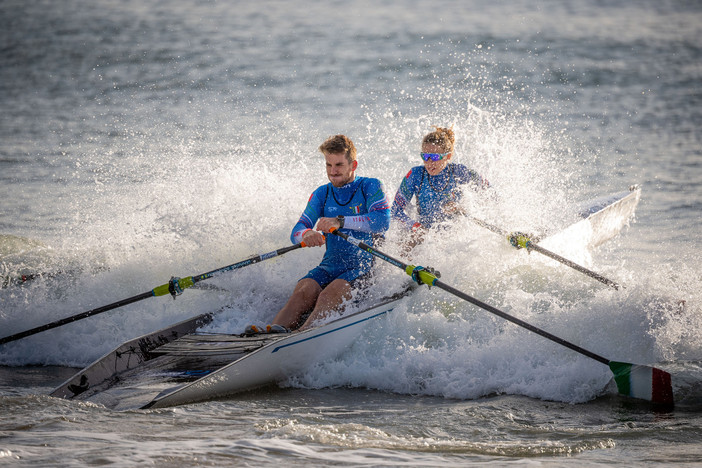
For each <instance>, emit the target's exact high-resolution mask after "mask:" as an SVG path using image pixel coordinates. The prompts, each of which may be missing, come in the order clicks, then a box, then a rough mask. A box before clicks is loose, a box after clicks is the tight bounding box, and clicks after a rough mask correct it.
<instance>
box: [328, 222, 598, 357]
mask: <svg viewBox="0 0 702 468" xmlns="http://www.w3.org/2000/svg"><path fill="white" fill-rule="evenodd" d="M332 233H334V234H336V235H337V236H339V237H343V238H344V239H346V240H347V241H349V242H350V243H352V244H354V245H356V246H357V247H358V248H360V249H362V250H365V251H366V252H368V253H370V254H372V255H375V256H376V257H379V258H382V259H384V260H386V261H388V262H390V263H392V264H393V265H395V266H397V267H398V268H401V269H402V270H404V271H405V273H407V274H408V275H410V276H412V270H413V269H414V266H412V265H407V264H406V263H403V262H401V261H399V260H396V259H394V258H392V257H390V256H389V255H386V254H384V253H382V252H380V251H378V250H376V249H374V248H373V247H371V246H369V245H368V244H366V243H364V242H361V241H359V240H358V239H355V238H353V237H351V236H349V235H346V234H344V233H342V232H339V231H338V230H334V231H332ZM418 276H419V278H420V279H421V281H422V282H424V283H426V284H428V285H429V286H436V287H438V288H441V289H443V290H444V291H447V292H450V293H451V294H454V295H456V296H458V297H460V298H461V299H464V300H466V301H468V302H470V303H471V304H474V305H476V306H478V307H482V308H483V309H485V310H487V311H488V312H491V313H493V314H495V315H497V316H499V317H502V318H503V319H505V320H508V321H510V322H512V323H514V324H516V325H519V326H520V327H523V328H526V329H527V330H529V331H532V332H534V333H537V334H539V335H541V336H543V337H544V338H547V339H549V340H551V341H553V342H555V343H558V344H560V345H562V346H565V347H566V348H570V349H572V350H573V351H576V352H578V353H580V354H583V355H585V356H587V357H589V358H592V359H595V360H596V361H599V362H601V363H603V364H607V365H609V359H607V358H604V357H602V356H600V355H598V354H595V353H593V352H591V351H588V350H587V349H584V348H581V347H580V346H578V345H575V344H573V343H570V342H568V341H566V340H564V339H562V338H559V337H557V336H555V335H552V334H551V333H549V332H547V331H545V330H542V329H540V328H538V327H535V326H534V325H531V324H529V323H527V322H525V321H523V320H520V319H518V318H516V317H513V316H511V315H509V314H507V313H505V312H502V311H501V310H499V309H497V308H495V307H493V306H491V305H489V304H486V303H484V302H482V301H480V300H478V299H476V298H474V297H472V296H469V295H468V294H466V293H464V292H462V291H459V290H458V289H456V288H454V287H452V286H449V285H447V284H445V283H442V282H441V281H439V279H438V278H437V277H436V276H434V275H433V274H431V273H430V272H428V271H427V270H422V271H420V272H419V273H418Z"/></svg>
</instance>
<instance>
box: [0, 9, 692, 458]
mask: <svg viewBox="0 0 702 468" xmlns="http://www.w3.org/2000/svg"><path fill="white" fill-rule="evenodd" d="M700 24H702V8H700V6H699V5H697V4H695V3H689V2H677V1H667V2H660V1H643V2H635V3H621V2H600V1H582V2H577V3H573V2H564V1H544V2H527V1H519V0H514V1H508V2H498V3H495V2H487V1H471V2H462V1H449V0H438V1H432V2H420V1H406V2H400V1H393V0H388V1H384V0H381V1H374V2H369V1H346V2H341V1H332V2H324V1H314V0H313V1H306V2H283V1H263V2H254V3H244V2H222V1H220V2H215V1H184V0H178V1H170V2H161V1H154V2H146V3H144V2H138V1H131V0H127V1H122V2H108V1H90V2H88V1H84V0H68V1H65V2H59V3H56V2H43V1H35V0H28V1H12V0H9V1H4V2H2V3H0V26H1V27H0V37H1V39H2V41H1V43H2V47H1V48H0V108H1V109H2V112H0V181H1V183H0V200H2V201H1V202H0V203H1V204H0V207H1V209H0V280H1V283H0V284H1V285H2V288H0V330H1V332H0V335H2V336H6V335H9V334H13V333H17V332H20V331H23V330H26V329H28V328H32V327H36V326H40V325H43V324H46V323H49V322H52V321H54V320H58V319H61V318H64V317H67V316H71V315H74V314H77V313H80V312H84V311H86V310H90V309H93V308H96V307H100V306H103V305H106V304H110V303H113V302H115V301H118V300H121V299H125V298H129V297H132V296H135V295H138V294H140V293H143V292H146V291H149V290H151V289H153V288H155V287H156V286H159V285H161V284H164V283H166V282H168V280H169V278H170V277H171V276H177V277H185V276H190V275H195V274H199V273H203V272H207V271H211V270H213V269H217V268H219V267H222V266H225V265H229V264H232V263H235V262H237V261H239V260H242V259H245V258H247V257H249V256H251V255H253V254H258V253H263V252H268V251H271V250H274V249H277V248H280V247H284V246H287V245H289V234H290V230H291V228H292V226H293V225H294V223H295V222H296V221H297V219H298V217H299V215H300V213H301V211H302V209H303V208H304V205H305V203H306V201H307V199H308V197H309V195H310V193H311V192H312V191H313V190H314V189H315V188H316V187H317V186H319V185H321V184H324V183H326V182H327V180H326V177H325V172H324V164H323V159H322V157H321V155H320V154H319V152H318V150H317V147H318V146H319V144H320V143H321V142H322V141H323V140H324V139H325V138H327V137H328V136H329V135H333V134H337V133H344V134H346V135H348V136H350V137H351V138H352V139H353V140H354V142H355V143H356V146H357V148H358V152H359V169H358V174H359V175H362V176H368V177H377V178H380V179H381V180H382V181H383V182H384V184H385V188H386V191H387V193H388V196H389V197H390V198H391V199H392V197H393V196H394V193H395V191H396V190H397V188H398V187H399V184H400V181H401V180H402V177H403V176H404V175H405V174H406V173H407V171H409V169H410V168H411V167H412V166H414V165H418V164H420V163H421V161H420V159H419V157H418V154H417V153H418V152H419V149H420V140H421V137H422V136H423V135H424V134H426V133H427V132H429V131H430V130H431V129H432V126H433V125H438V126H453V129H454V131H455V132H456V137H457V142H456V143H457V144H456V151H455V155H454V156H455V158H456V162H460V163H463V164H466V165H468V166H469V167H471V168H473V169H475V170H477V171H478V172H480V173H481V174H482V175H483V176H485V177H486V178H487V179H488V180H489V181H490V183H491V186H492V189H491V191H490V192H489V194H476V193H467V194H466V197H465V198H464V200H463V202H462V203H463V205H464V207H465V208H466V209H467V210H469V211H470V212H471V214H473V215H474V216H476V217H479V218H481V219H483V220H485V221H488V222H490V223H492V224H495V225H498V226H500V227H501V228H503V229H505V230H508V231H512V230H520V231H525V232H532V233H543V232H550V231H557V230H558V229H560V228H562V227H564V226H566V225H568V223H569V222H570V221H572V219H573V218H572V216H573V213H574V208H573V207H575V206H578V204H580V203H582V202H586V201H587V200H589V199H593V198H596V197H600V196H602V195H607V194H609V193H614V192H619V191H623V190H626V189H627V188H628V187H629V186H630V185H632V184H639V185H641V187H642V196H641V201H640V203H639V205H638V207H637V210H636V216H635V218H633V219H632V220H630V221H629V223H628V224H627V226H625V227H624V228H623V229H622V231H621V232H620V234H619V235H618V236H617V237H615V238H614V239H611V240H610V241H608V242H606V243H605V244H603V245H601V246H599V247H597V248H589V247H588V246H586V245H582V243H579V242H577V241H573V242H571V243H565V245H563V246H562V248H561V250H559V252H558V253H559V254H560V255H562V256H565V257H567V258H569V259H571V260H574V261H578V262H580V263H582V264H584V265H585V266H586V267H588V268H590V269H592V270H594V271H596V272H598V273H600V274H602V275H604V276H605V277H608V278H611V279H612V280H614V281H616V282H617V283H620V284H622V285H623V286H624V287H623V288H622V289H620V290H614V289H612V288H608V287H607V286H605V285H603V284H601V283H599V282H597V281H595V280H593V279H592V278H589V277H587V276H584V275H582V274H580V273H578V272H576V271H574V270H571V269H569V268H568V267H566V266H564V265H561V264H559V263H556V262H553V261H551V260H548V259H546V258H545V257H542V256H540V255H539V254H538V253H531V254H528V253H526V252H525V251H523V250H521V251H517V250H515V249H514V248H512V247H511V246H510V245H509V244H508V243H507V242H506V240H505V239H503V238H501V237H499V236H496V235H495V234H494V233H492V232H490V231H487V230H485V229H483V228H481V227H479V226H477V225H475V224H472V223H470V222H468V221H467V220H457V221H456V222H454V223H453V224H450V225H447V226H444V229H443V230H440V231H436V232H433V233H431V235H430V236H428V238H427V240H426V241H425V243H424V244H422V245H421V246H420V247H418V248H417V249H415V251H413V253H412V255H411V258H407V257H403V258H404V259H405V260H406V261H412V262H414V263H416V264H419V265H425V266H432V267H434V268H436V269H438V270H440V271H441V273H442V280H443V281H444V282H445V283H447V284H449V285H451V286H454V287H456V288H458V289H460V290H462V291H464V292H466V293H467V294H470V295H472V296H475V297H476V298H478V299H480V300H482V301H484V302H487V303H489V304H491V305H493V306H495V307H498V308H499V309H501V310H504V311H505V312H507V313H510V314H513V315H514V316H516V317H518V318H520V319H522V320H525V321H527V322H529V323H531V324H533V325H535V326H537V327H540V328H542V329H545V330H547V331H549V332H551V333H553V334H555V335H557V336H559V337H562V338H564V339H566V340H568V341H570V342H573V343H575V344H577V345H579V346H582V347H584V348H586V349H588V350H591V351H593V352H596V353H597V354H600V355H603V356H605V357H607V358H608V359H613V360H623V361H627V362H636V363H641V364H648V365H655V366H657V367H660V368H663V369H665V370H668V371H669V372H671V373H672V374H673V379H674V390H675V393H676V395H675V396H676V400H677V401H678V405H677V407H676V409H675V410H673V411H668V412H661V411H659V410H657V409H656V408H652V407H650V406H648V405H646V404H639V403H637V402H633V401H630V400H625V399H622V398H620V397H618V396H617V395H616V394H615V393H614V392H613V390H612V388H611V383H610V379H611V372H610V371H609V369H608V368H607V367H606V366H604V365H602V364H600V363H599V362H597V361H594V360H592V359H589V358H587V357H585V356H581V355H579V354H576V353H574V352H572V351H570V350H568V349H565V348H563V347H561V346H559V345H557V344H555V343H552V342H550V341H547V340H545V339H543V338H541V337H539V336H537V335H535V334H533V333H530V332H528V331H527V330H523V329H521V328H518V327H516V326H514V325H512V324H509V323H507V322H504V321H503V320H502V319H499V318H498V317H495V316H492V315H490V314H489V313H488V312H486V311H484V310H482V309H479V308H476V307H475V306H472V305H470V304H468V303H466V302H465V301H462V300H460V299H458V298H456V297H453V296H451V295H449V294H447V293H445V292H443V291H441V290H439V289H437V288H432V289H427V288H423V289H421V290H419V291H417V292H416V293H415V294H414V295H413V296H412V297H411V298H408V299H406V300H404V301H402V302H401V303H400V304H399V305H398V307H397V308H396V309H395V310H394V311H393V312H392V313H391V314H389V315H388V316H387V317H385V318H382V319H379V320H376V321H374V322H372V323H371V324H369V326H368V327H367V328H366V330H365V332H364V334H363V336H362V337H361V338H360V339H359V340H358V341H357V342H356V343H355V344H354V345H353V347H352V348H350V349H348V350H346V352H344V353H343V354H342V355H341V356H340V357H339V358H338V359H335V360H333V361H329V362H324V363H322V364H320V365H317V366H315V367H313V368H311V369H309V370H308V371H307V372H306V373H304V374H301V375H296V376H293V377H292V378H291V379H289V380H288V381H286V382H282V383H281V384H280V386H279V387H274V388H269V389H265V390H261V391H257V392H252V393H248V394H245V395H241V396H237V397H232V398H229V399H225V400H221V401H215V402H208V403H201V404H195V405H187V406H182V407H177V408H170V409H162V410H153V411H131V412H114V411H110V410H107V409H106V408H104V407H101V406H99V405H94V404H90V403H81V402H70V401H64V400H59V399H55V398H51V397H48V396H47V394H48V393H50V392H51V390H52V389H53V388H55V387H56V386H57V385H59V384H60V383H62V382H63V381H64V380H66V379H67V378H69V377H70V376H71V375H72V374H73V373H75V372H76V370H77V369H76V368H80V367H83V366H85V365H87V364H89V363H90V362H92V361H93V360H95V359H97V358H99V357H100V356H101V355H103V354H105V353H107V352H109V351H110V350H111V349H113V348H114V347H116V346H117V345H119V344H120V343H122V342H123V341H126V340H129V339H132V338H134V337H136V336H138V335H141V334H144V333H149V332H151V331H154V330H156V329H159V328H162V327H165V326H167V325H170V324H172V323H175V322H177V321H180V320H183V319H186V318H189V317H191V316H193V315H196V314H199V313H204V312H210V311H218V313H217V314H216V316H215V321H214V322H213V323H212V324H210V325H209V326H208V330H210V331H218V332H229V333H240V332H241V331H242V330H243V328H244V327H245V325H246V324H248V323H252V322H258V321H262V322H265V321H267V320H270V318H271V317H272V316H273V315H274V313H275V311H276V310H277V309H278V308H279V307H281V306H282V305H283V304H284V302H285V300H286V299H287V297H288V295H289V294H290V292H291V291H292V288H293V286H294V283H295V282H296V280H297V279H298V278H299V277H301V276H302V275H304V274H305V273H306V271H307V270H309V269H310V268H312V267H313V266H314V265H316V263H317V262H318V261H319V258H320V257H321V254H322V252H321V249H303V250H297V251H294V252H290V253H288V254H286V255H284V256H282V257H279V258H276V259H273V260H268V261H266V262H262V263H259V264H257V265H253V266H250V267H247V268H245V269H241V270H237V271H233V272H230V273H227V274H224V275H221V276H218V277H216V278H213V279H210V280H208V281H207V282H203V283H201V284H202V285H204V286H203V287H202V288H190V289H188V290H186V291H185V292H184V293H183V294H182V295H181V296H178V298H177V299H176V300H175V301H174V300H173V299H171V298H170V297H159V298H150V299H147V300H143V301H140V302H139V303H137V304H134V305H130V306H125V307H121V308H118V309H115V310H114V311H110V312H106V313H102V314H99V315H97V316H94V317H91V318H88V319H84V320H81V321H78V322H75V323H72V324H70V325H65V326H62V327H59V328H56V329H54V330H51V331H46V332H43V333H39V334H36V335H34V336H31V337H28V338H24V339H22V340H18V341H14V342H12V343H8V344H6V345H2V346H0V365H1V366H2V367H0V464H2V465H33V466H95V465H113V466H130V465H155V466H166V465H167V466H228V465H230V466H234V465H251V466H276V465H281V464H286V465H309V464H316V465H327V466H339V465H342V466H343V465H351V466H392V465H418V466H450V465H460V466H465V465H471V464H484V463H493V464H496V465H504V464H512V465H532V464H538V465H552V466H560V465H564V464H574V465H578V466H582V465H591V466H595V465H596V466H605V465H612V464H615V463H620V462H622V461H623V462H624V463H625V464H629V465H631V464H633V465H641V464H658V463H664V462H678V463H680V464H683V465H693V464H696V463H700V462H702V445H700V443H699V440H702V417H700V409H701V408H702V386H701V385H700V382H701V381H702V366H701V363H702V349H701V347H700V345H699V343H700V342H701V338H702V336H701V335H702V323H701V322H702V314H701V310H700V299H701V294H700V290H702V270H701V269H700V266H699V263H700V262H699V258H700V256H699V253H698V250H699V242H698V235H699V228H700V226H701V223H700V211H701V210H702V190H701V188H702V151H701V147H702V146H701V143H700V130H699V129H700V127H701V125H702V85H701V83H702V65H700V64H702V47H701V46H700V44H702V29H701V28H700V26H699V25H700ZM404 235H405V234H404V233H403V232H402V231H401V230H400V229H398V228H397V227H396V226H393V227H392V228H391V230H390V231H389V232H388V234H387V236H386V237H387V240H386V243H385V244H384V246H383V250H384V251H385V252H387V253H389V254H390V255H393V256H397V257H401V256H402V255H403V254H402V250H401V248H400V243H401V241H402V239H403V237H404ZM377 270H378V277H379V279H378V283H377V284H376V285H375V288H376V292H378V293H382V292H386V291H393V290H396V289H397V288H400V287H402V285H403V284H404V282H405V281H407V277H406V275H405V274H404V273H403V272H402V271H400V270H399V269H397V268H395V267H393V266H391V265H389V264H385V263H382V262H379V263H378V265H377ZM22 275H25V278H29V279H28V280H26V281H23V280H22Z"/></svg>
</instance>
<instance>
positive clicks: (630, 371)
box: [609, 361, 674, 406]
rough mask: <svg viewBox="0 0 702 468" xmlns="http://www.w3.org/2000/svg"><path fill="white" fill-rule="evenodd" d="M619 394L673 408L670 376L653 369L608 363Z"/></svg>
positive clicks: (621, 363) (626, 363) (620, 363)
mask: <svg viewBox="0 0 702 468" xmlns="http://www.w3.org/2000/svg"><path fill="white" fill-rule="evenodd" d="M609 368H610V370H611V371H612V373H613V374H614V381H615V382H616V384H617V390H618V391H619V393H620V394H622V395H625V396H629V397H632V398H638V399H641V400H647V401H650V402H652V403H656V404H661V405H669V406H673V404H674V403H673V385H672V378H671V376H670V374H669V373H668V372H666V371H664V370H661V369H657V368H655V367H649V366H643V365H639V364H630V363H628V362H617V361H609Z"/></svg>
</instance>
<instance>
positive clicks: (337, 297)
mask: <svg viewBox="0 0 702 468" xmlns="http://www.w3.org/2000/svg"><path fill="white" fill-rule="evenodd" d="M350 298H351V285H350V284H349V282H348V281H346V280H342V279H335V280H334V281H332V282H331V283H329V285H328V286H327V287H326V288H324V290H323V291H322V292H321V293H320V294H319V297H318V298H317V304H316V305H315V306H314V310H313V311H312V313H311V314H310V316H309V317H307V320H306V321H305V323H304V324H303V325H302V326H301V327H300V330H304V329H306V328H310V327H312V326H314V324H315V322H316V321H318V320H321V319H325V318H327V317H328V316H329V315H330V314H331V313H332V312H335V311H338V310H339V309H340V308H341V305H342V304H343V303H344V301H347V300H349V299H350Z"/></svg>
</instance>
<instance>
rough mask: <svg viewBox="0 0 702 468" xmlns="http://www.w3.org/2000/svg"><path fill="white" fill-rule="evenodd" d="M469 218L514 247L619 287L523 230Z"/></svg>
mask: <svg viewBox="0 0 702 468" xmlns="http://www.w3.org/2000/svg"><path fill="white" fill-rule="evenodd" d="M468 218H469V219H470V220H471V221H473V222H474V223H475V224H477V225H479V226H482V227H484V228H486V229H488V230H490V231H492V232H495V233H497V234H499V235H501V236H504V237H506V238H507V240H508V241H509V243H510V244H512V246H513V247H516V248H517V249H527V251H528V252H531V251H532V250H535V251H537V252H539V253H540V254H543V255H546V256H547V257H549V258H552V259H553V260H556V261H557V262H561V263H562V264H564V265H567V266H569V267H571V268H573V269H574V270H577V271H579V272H580V273H584V274H586V275H587V276H589V277H590V278H594V279H596V280H597V281H599V282H601V283H604V284H606V285H607V286H610V287H612V288H614V289H619V284H617V283H615V282H614V281H612V280H611V279H608V278H605V277H604V276H602V275H600V274H599V273H595V272H594V271H592V270H588V269H587V268H585V267H584V266H582V265H578V264H577V263H575V262H573V261H570V260H568V259H567V258H564V257H561V256H560V255H558V254H557V253H554V252H551V251H550V250H548V249H545V248H543V247H541V246H540V245H537V244H536V242H538V240H534V241H532V239H531V236H529V235H528V234H525V233H523V232H513V233H507V231H505V230H503V229H500V228H499V227H497V226H494V225H492V224H490V223H486V222H485V221H483V220H480V219H477V218H474V217H472V216H468Z"/></svg>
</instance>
